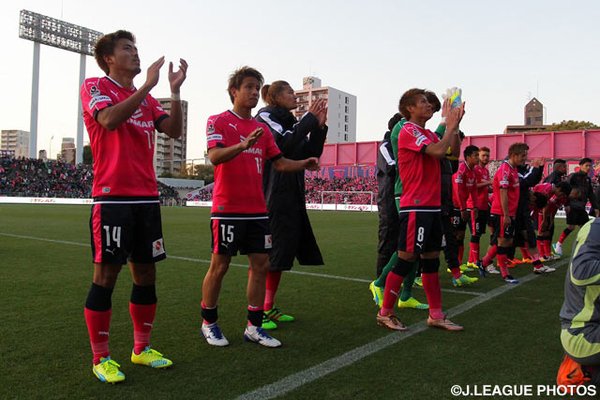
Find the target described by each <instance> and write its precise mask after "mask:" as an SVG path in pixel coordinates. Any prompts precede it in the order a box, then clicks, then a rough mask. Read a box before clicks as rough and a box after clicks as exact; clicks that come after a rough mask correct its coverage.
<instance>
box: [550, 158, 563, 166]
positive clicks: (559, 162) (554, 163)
mask: <svg viewBox="0 0 600 400" xmlns="http://www.w3.org/2000/svg"><path fill="white" fill-rule="evenodd" d="M566 163H567V161H565V160H563V159H562V158H557V159H556V160H554V162H553V163H552V165H556V164H566Z"/></svg>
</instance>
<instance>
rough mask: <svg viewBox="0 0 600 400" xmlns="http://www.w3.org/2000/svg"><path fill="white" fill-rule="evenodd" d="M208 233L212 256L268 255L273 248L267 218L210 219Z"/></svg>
mask: <svg viewBox="0 0 600 400" xmlns="http://www.w3.org/2000/svg"><path fill="white" fill-rule="evenodd" d="M210 233H211V252H212V253H214V254H226V255H228V256H235V255H237V254H238V251H239V252H240V254H253V253H268V252H269V251H270V250H271V248H272V247H273V239H272V236H271V229H270V228H269V218H268V217H267V216H264V217H252V218H251V219H239V218H224V217H211V220H210Z"/></svg>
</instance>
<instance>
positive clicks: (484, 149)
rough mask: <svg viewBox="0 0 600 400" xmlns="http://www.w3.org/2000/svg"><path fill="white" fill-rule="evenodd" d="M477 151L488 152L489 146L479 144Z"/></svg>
mask: <svg viewBox="0 0 600 400" xmlns="http://www.w3.org/2000/svg"><path fill="white" fill-rule="evenodd" d="M479 151H487V152H488V153H489V152H490V148H489V147H487V146H481V147H480V148H479Z"/></svg>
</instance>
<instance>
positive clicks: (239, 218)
mask: <svg viewBox="0 0 600 400" xmlns="http://www.w3.org/2000/svg"><path fill="white" fill-rule="evenodd" d="M263 81H264V80H263V76H262V75H261V73H260V72H258V71H257V70H255V69H254V68H250V67H242V68H240V69H238V70H236V71H235V72H234V73H233V74H231V76H230V77H229V85H228V88H227V90H228V92H229V98H230V100H231V102H232V103H233V109H231V110H228V111H225V112H223V113H221V114H218V115H213V116H211V117H209V118H208V122H207V127H206V140H207V147H208V158H209V159H210V162H211V163H213V165H214V166H215V186H214V190H213V204H212V209H211V223H210V226H211V233H212V240H211V243H212V254H211V259H210V267H209V269H208V271H207V273H206V276H205V277H204V281H203V283H202V303H201V306H202V318H203V322H202V328H201V331H202V334H203V335H204V337H205V338H206V341H207V342H208V344H210V345H213V346H227V345H228V344H229V341H228V340H227V338H226V337H225V336H224V335H223V333H222V332H221V329H220V328H219V325H218V324H217V320H218V314H217V301H218V298H219V292H220V291H221V283H222V281H223V277H224V276H225V273H226V272H227V269H228V268H229V264H230V262H231V257H232V256H234V255H237V253H238V251H239V252H240V253H241V254H246V255H248V260H249V262H250V267H249V271H248V286H247V292H246V293H247V297H248V324H247V326H246V329H245V331H244V339H245V340H246V341H250V342H254V343H258V344H260V345H262V346H266V347H279V346H281V342H280V341H279V340H277V339H275V338H273V337H271V336H270V335H269V334H268V333H266V332H265V331H264V330H263V328H262V322H263V306H264V301H265V286H266V279H267V272H268V271H269V255H268V252H269V250H270V249H271V247H272V238H271V232H270V230H269V217H268V214H267V207H266V203H265V197H264V194H263V185H262V182H263V171H264V167H265V161H267V160H270V161H271V165H272V166H273V168H274V169H275V170H276V171H279V172H298V171H303V170H304V169H310V170H316V169H317V168H318V166H319V164H318V159H317V158H316V157H310V158H307V159H303V160H290V159H287V158H285V157H283V156H282V155H281V151H280V150H279V148H278V147H277V145H276V144H275V140H274V139H273V135H271V134H269V132H270V131H269V127H268V126H266V125H265V124H263V123H260V122H258V121H256V120H255V119H254V118H252V109H253V108H254V107H256V105H257V103H258V99H259V93H260V88H261V86H262V84H263ZM265 133H266V134H265Z"/></svg>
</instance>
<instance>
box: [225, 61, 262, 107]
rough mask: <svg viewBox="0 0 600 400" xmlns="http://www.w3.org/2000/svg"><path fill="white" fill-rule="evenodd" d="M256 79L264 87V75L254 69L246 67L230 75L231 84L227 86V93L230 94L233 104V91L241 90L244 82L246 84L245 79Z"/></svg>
mask: <svg viewBox="0 0 600 400" xmlns="http://www.w3.org/2000/svg"><path fill="white" fill-rule="evenodd" d="M248 77H250V78H256V80H257V81H258V84H259V85H261V86H262V84H263V82H264V81H265V78H263V76H262V74H261V73H260V72H258V71H257V70H255V69H254V68H252V67H248V66H244V67H241V68H238V69H236V70H235V71H233V73H232V74H231V75H229V84H228V85H227V93H229V99H230V100H231V102H232V103H233V95H232V94H231V89H239V88H241V87H242V82H244V79H245V78H248Z"/></svg>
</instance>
